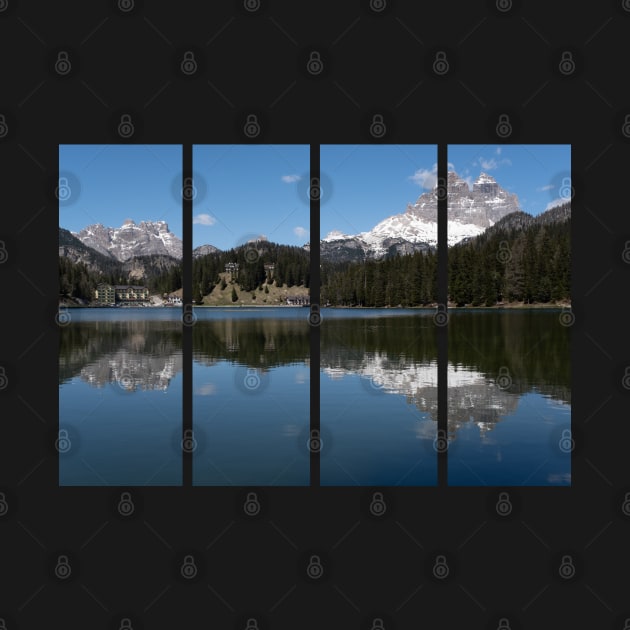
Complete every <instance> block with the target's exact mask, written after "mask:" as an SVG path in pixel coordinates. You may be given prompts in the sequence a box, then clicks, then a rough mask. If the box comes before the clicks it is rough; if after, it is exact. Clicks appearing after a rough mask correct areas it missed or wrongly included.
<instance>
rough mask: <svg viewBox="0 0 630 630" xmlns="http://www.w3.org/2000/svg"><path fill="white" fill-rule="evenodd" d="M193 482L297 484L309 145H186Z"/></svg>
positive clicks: (302, 458) (305, 462) (305, 348)
mask: <svg viewBox="0 0 630 630" xmlns="http://www.w3.org/2000/svg"><path fill="white" fill-rule="evenodd" d="M193 151H194V153H193V155H194V157H193V160H194V162H193V163H194V181H195V183H196V185H198V189H197V195H196V197H195V199H194V218H193V229H194V230H193V252H192V254H193V286H192V290H193V300H194V301H195V310H194V312H195V318H196V323H195V325H194V327H193V387H194V389H193V419H194V420H193V421H194V435H195V438H196V440H197V447H196V450H195V452H194V463H193V483H194V484H195V485H237V486H270V485H279V486H293V485H308V484H309V471H310V452H309V449H308V444H309V360H310V357H309V312H310V311H309V308H308V306H309V279H310V278H309V247H308V242H309V225H310V223H309V221H310V216H309V208H310V197H309V189H310V182H309V157H310V156H309V147H308V145H272V146H256V145H248V146H234V145H230V146H224V145H203V146H195V147H194V150H193Z"/></svg>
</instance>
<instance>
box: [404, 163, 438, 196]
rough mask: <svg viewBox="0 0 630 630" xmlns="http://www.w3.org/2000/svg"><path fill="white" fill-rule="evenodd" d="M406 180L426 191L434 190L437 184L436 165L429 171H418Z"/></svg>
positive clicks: (423, 169)
mask: <svg viewBox="0 0 630 630" xmlns="http://www.w3.org/2000/svg"><path fill="white" fill-rule="evenodd" d="M408 179H410V180H411V181H412V182H413V183H414V184H418V186H420V187H422V188H425V189H426V190H431V189H432V188H435V185H436V184H437V164H434V165H433V168H432V169H431V170H428V169H426V168H420V169H418V170H417V171H416V172H415V173H414V174H413V175H410V176H409V178H408Z"/></svg>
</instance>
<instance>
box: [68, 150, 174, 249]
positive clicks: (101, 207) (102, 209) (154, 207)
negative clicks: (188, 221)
mask: <svg viewBox="0 0 630 630" xmlns="http://www.w3.org/2000/svg"><path fill="white" fill-rule="evenodd" d="M181 173H182V150H181V146H180V145H154V144H152V145H88V144H81V145H60V146H59V177H60V179H61V178H62V177H65V178H66V179H67V180H68V185H69V187H70V190H71V194H70V195H69V197H68V199H67V201H60V203H59V225H60V226H61V227H63V228H66V229H68V230H70V231H72V232H78V231H79V230H81V229H82V228H84V227H86V226H87V225H91V224H93V223H102V224H103V225H106V226H108V227H120V226H121V225H122V224H123V222H124V221H125V219H133V220H134V221H135V222H136V223H140V221H158V220H161V221H166V222H167V223H168V226H169V229H170V231H171V232H173V234H175V235H176V236H178V237H179V238H181V237H182V203H181ZM178 195H179V197H178Z"/></svg>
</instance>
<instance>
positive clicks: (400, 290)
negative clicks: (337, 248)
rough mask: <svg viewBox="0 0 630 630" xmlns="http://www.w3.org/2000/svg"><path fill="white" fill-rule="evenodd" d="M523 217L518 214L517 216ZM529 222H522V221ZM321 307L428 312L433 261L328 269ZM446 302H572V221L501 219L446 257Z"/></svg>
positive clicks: (425, 257)
mask: <svg viewBox="0 0 630 630" xmlns="http://www.w3.org/2000/svg"><path fill="white" fill-rule="evenodd" d="M520 214H524V213H520ZM525 216H528V215H525ZM321 281H322V285H321V301H322V304H330V305H331V306H366V307H379V306H380V307H383V306H403V307H413V306H427V305H432V304H435V303H436V302H437V300H438V295H437V253H436V252H435V251H434V250H433V251H429V252H427V253H423V252H416V253H414V254H411V255H406V256H400V255H398V256H396V257H394V258H387V259H384V260H379V261H375V260H369V261H367V262H346V263H341V262H337V263H335V262H328V263H324V264H322V269H321ZM448 296H449V301H450V302H452V303H454V304H456V305H457V306H494V305H495V304H497V303H509V302H523V303H525V304H531V303H534V302H541V303H549V302H561V301H569V300H570V299H571V221H570V218H566V219H564V220H562V221H555V222H554V221H549V220H545V219H543V220H540V221H537V220H536V219H535V218H534V219H532V217H529V218H528V220H527V221H523V220H522V217H521V216H515V217H506V221H502V222H499V223H497V224H496V225H495V226H493V227H492V228H490V229H488V230H486V232H484V233H483V234H481V235H480V236H477V237H475V238H473V239H470V240H468V241H466V242H463V243H458V244H456V245H453V246H452V247H450V248H449V250H448Z"/></svg>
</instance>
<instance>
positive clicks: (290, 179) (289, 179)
mask: <svg viewBox="0 0 630 630" xmlns="http://www.w3.org/2000/svg"><path fill="white" fill-rule="evenodd" d="M280 179H281V180H282V181H283V182H284V183H285V184H293V183H294V182H299V181H300V180H301V179H302V178H301V177H300V176H299V175H283V176H282V177H281V178H280Z"/></svg>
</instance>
